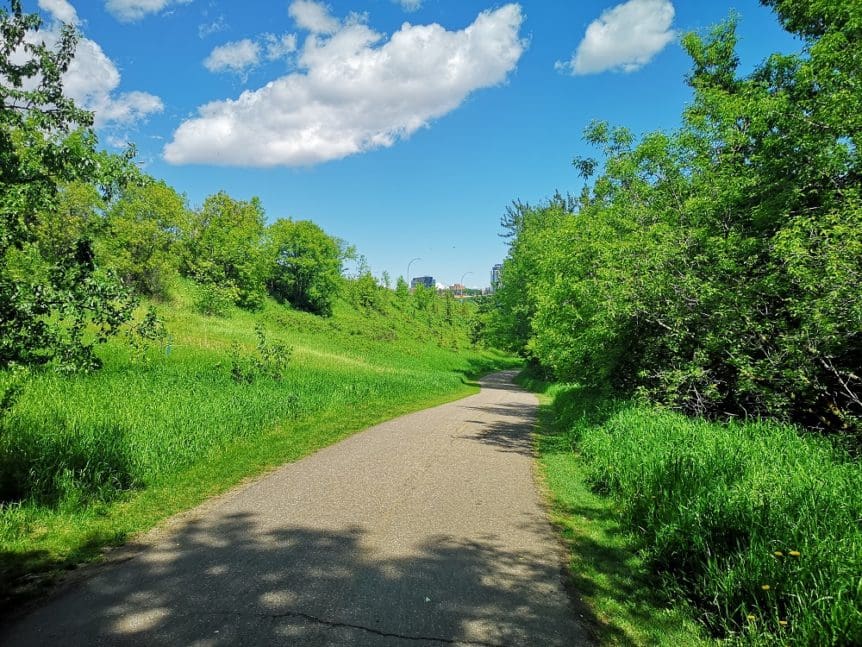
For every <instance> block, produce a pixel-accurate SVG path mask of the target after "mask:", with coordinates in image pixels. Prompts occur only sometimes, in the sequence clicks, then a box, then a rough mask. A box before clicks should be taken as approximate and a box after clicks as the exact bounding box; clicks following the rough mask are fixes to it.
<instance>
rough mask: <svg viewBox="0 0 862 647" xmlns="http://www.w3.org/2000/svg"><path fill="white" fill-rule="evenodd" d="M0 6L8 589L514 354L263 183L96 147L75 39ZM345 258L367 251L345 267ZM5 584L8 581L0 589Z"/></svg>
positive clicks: (1, 540)
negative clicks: (220, 179) (488, 345)
mask: <svg viewBox="0 0 862 647" xmlns="http://www.w3.org/2000/svg"><path fill="white" fill-rule="evenodd" d="M9 7H10V8H9V9H6V8H0V48H2V49H3V51H4V52H7V53H9V52H16V53H17V54H16V56H14V57H10V56H3V57H0V160H2V164H0V591H2V592H3V594H2V595H6V594H7V593H11V592H13V591H19V592H20V591H21V590H22V586H23V584H24V583H26V582H29V581H31V579H32V578H31V576H32V575H33V574H34V573H37V572H40V571H41V572H49V573H50V572H55V571H56V570H57V569H58V568H64V567H69V566H72V565H74V564H76V563H78V562H79V561H82V560H87V559H91V558H93V557H96V556H98V554H99V551H100V549H101V548H102V547H104V546H105V545H106V544H113V543H118V542H122V541H123V540H124V539H125V538H127V537H128V536H129V535H130V534H132V533H135V532H138V531H141V530H143V529H146V528H148V527H151V526H152V525H153V524H155V523H157V522H158V521H159V520H161V519H163V518H165V517H166V516H168V515H170V514H172V513H174V512H177V511H179V510H183V509H187V508H189V507H191V506H193V505H195V504H197V503H198V502H200V501H201V500H203V499H204V498H205V497H207V496H209V495H212V494H214V493H217V492H221V491H223V490H225V489H226V488H228V487H230V486H232V485H234V484H236V483H237V482H239V481H240V480H241V479H243V478H245V477H247V476H250V475H255V474H259V473H260V472H261V471H263V470H265V469H267V468H269V467H272V466H276V465H279V464H281V463H283V462H285V461H289V460H294V459H297V458H299V457H301V456H304V455H306V454H308V453H310V452H312V451H314V450H315V449H318V448H320V447H323V446H325V445H327V444H330V443H332V442H335V441H336V440H338V439H340V438H342V437H344V436H345V435H347V434H349V433H351V432H353V431H356V430H358V429H361V428H362V427H364V426H367V425H369V424H371V423H374V422H377V421H380V420H383V419H385V418H388V417H392V416H395V415H397V414H400V413H402V412H406V411H410V410H415V409H419V408H422V407H425V406H429V405H432V404H435V403H439V402H443V401H445V400H449V399H452V398H455V397H458V396H460V395H464V394H466V393H469V392H470V391H471V390H473V389H475V388H476V387H475V385H472V384H471V383H470V382H469V379H470V376H473V375H478V374H480V373H482V372H485V371H489V370H492V369H494V368H497V367H501V366H511V365H513V364H517V363H518V360H513V359H512V358H511V357H508V356H505V355H501V354H499V353H494V352H490V351H483V350H481V349H480V348H479V347H477V346H476V342H477V341H478V338H477V337H476V335H475V326H474V325H473V322H474V318H475V317H474V314H475V313H474V307H473V305H472V304H470V303H467V302H463V301H462V302H457V301H456V300H455V299H454V298H453V296H452V295H451V294H445V295H438V294H437V292H436V290H427V289H424V288H418V289H416V290H414V291H410V290H408V288H407V284H406V282H405V281H404V279H403V278H399V279H398V280H397V281H396V283H395V285H394V286H392V285H390V283H391V281H390V277H388V276H387V275H386V274H385V273H384V275H383V276H382V277H379V278H378V277H375V276H373V275H372V273H371V269H370V267H369V266H368V264H367V262H366V261H365V259H364V258H363V257H361V256H359V255H358V254H357V252H356V250H355V249H354V248H353V247H352V246H351V245H349V244H347V243H346V242H345V241H342V240H339V239H337V238H335V237H333V236H331V235H329V234H327V233H326V232H324V231H323V230H322V229H321V228H320V227H319V226H317V225H316V224H314V223H312V222H310V221H307V220H298V221H296V220H293V219H290V218H268V217H267V215H266V213H265V211H264V207H263V205H262V204H261V202H260V201H259V200H258V199H257V198H251V199H248V200H239V199H235V198H233V197H231V196H229V195H228V194H226V193H225V192H216V193H213V194H212V195H210V196H209V197H207V198H206V199H205V200H204V201H203V204H201V205H190V204H189V203H188V201H187V200H186V198H185V197H184V196H183V195H181V194H180V193H179V192H177V190H176V189H174V188H173V187H170V186H168V185H167V184H165V183H164V182H160V181H158V180H156V179H154V178H152V177H149V176H147V175H146V174H145V173H143V172H142V171H141V170H140V169H139V168H138V166H137V165H136V164H135V163H134V154H135V151H134V148H133V147H130V148H129V149H128V150H127V151H125V152H124V153H123V154H120V155H117V154H112V153H109V152H106V151H104V150H101V149H100V148H99V146H98V139H97V136H96V133H95V131H94V129H93V115H92V114H91V113H88V112H86V111H83V110H81V109H79V108H78V107H77V106H76V105H75V104H74V102H73V101H71V100H70V99H69V98H68V97H66V96H65V94H64V92H63V85H62V78H63V73H64V72H65V71H66V70H68V68H69V65H70V64H71V62H72V60H73V58H74V53H75V47H76V42H77V39H78V37H79V34H78V32H77V31H76V29H75V28H74V26H71V25H66V26H64V27H63V29H62V31H61V32H60V34H59V36H58V37H57V38H50V39H47V41H48V43H49V44H46V43H45V42H42V40H41V39H40V38H39V37H38V32H39V30H40V28H41V26H42V24H41V19H40V18H39V16H38V15H37V14H26V13H24V12H23V9H22V4H21V2H20V1H18V0H11V2H10V3H9ZM348 265H352V266H353V267H355V271H353V272H351V273H350V274H349V275H348V273H347V271H346V268H347V266H348ZM0 601H2V600H0Z"/></svg>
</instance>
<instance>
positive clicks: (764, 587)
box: [760, 584, 769, 591]
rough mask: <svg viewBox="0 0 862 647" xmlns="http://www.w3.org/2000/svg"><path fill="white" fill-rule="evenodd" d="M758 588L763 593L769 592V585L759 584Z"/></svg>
mask: <svg viewBox="0 0 862 647" xmlns="http://www.w3.org/2000/svg"><path fill="white" fill-rule="evenodd" d="M760 588H762V589H763V590H764V591H768V590H769V584H761V585H760Z"/></svg>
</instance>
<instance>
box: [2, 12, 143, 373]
mask: <svg viewBox="0 0 862 647" xmlns="http://www.w3.org/2000/svg"><path fill="white" fill-rule="evenodd" d="M40 26H41V19H40V18H39V17H38V15H36V14H24V13H23V11H22V9H21V3H20V2H18V1H13V2H12V3H11V11H7V10H6V9H0V51H2V56H0V367H4V366H8V365H10V364H11V363H22V364H46V363H49V362H54V363H55V364H56V365H57V366H58V367H59V368H61V369H64V370H78V369H82V368H93V367H96V366H98V364H99V362H98V359H97V357H96V355H95V354H94V352H93V346H94V345H95V344H97V343H101V342H104V341H105V340H106V339H107V338H108V337H110V336H111V335H114V334H116V332H117V331H118V330H119V328H120V327H121V326H122V325H123V324H124V323H125V322H126V321H128V320H129V318H130V317H131V313H132V309H133V305H134V304H133V301H132V299H131V298H130V296H129V295H128V294H127V292H126V290H124V289H123V288H122V286H121V285H119V284H118V282H117V281H116V280H115V278H114V277H113V276H112V274H111V273H110V272H107V271H104V270H103V269H102V268H99V267H98V266H97V264H96V263H95V259H94V253H93V239H94V237H95V235H96V233H97V231H98V228H99V224H100V218H99V212H100V209H101V207H102V204H103V202H102V201H103V200H110V199H111V197H112V196H113V194H114V193H115V191H116V190H117V188H118V187H120V186H122V185H123V184H125V183H126V182H127V181H128V180H129V179H130V178H132V177H134V176H135V174H136V170H135V169H134V167H133V165H131V164H130V158H131V156H132V155H133V152H132V151H129V153H128V154H127V155H124V156H120V157H117V156H111V155H108V154H106V153H100V152H97V151H96V137H95V134H94V133H93V131H92V129H91V128H90V126H91V125H92V115H91V114H90V113H87V112H85V111H83V110H80V109H79V108H77V107H76V106H75V105H74V103H73V102H72V100H71V99H69V98H67V97H65V96H64V95H63V87H62V82H61V76H62V74H63V73H64V72H65V71H66V70H67V69H68V67H69V64H70V62H71V60H72V57H73V55H74V50H75V44H76V41H77V34H76V32H75V30H74V29H73V28H72V27H69V26H66V27H64V28H63V29H62V31H61V32H60V35H59V37H58V39H57V42H56V45H55V47H54V49H51V48H50V47H48V46H47V45H45V44H44V43H43V42H41V41H40V40H39V39H38V38H34V37H33V35H34V34H35V33H37V32H38V29H39V28H40ZM16 51H17V52H23V54H24V56H23V60H21V61H20V62H18V61H19V57H14V59H13V57H12V56H11V54H12V52H16Z"/></svg>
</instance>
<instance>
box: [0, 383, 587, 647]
mask: <svg viewBox="0 0 862 647" xmlns="http://www.w3.org/2000/svg"><path fill="white" fill-rule="evenodd" d="M513 376H514V373H513V372H511V371H509V372H504V373H497V374H495V375H492V376H489V377H487V378H485V379H484V380H482V391H481V393H479V394H477V395H474V396H472V397H468V398H465V399H463V400H459V401H457V402H453V403H450V404H446V405H443V406H440V407H435V408H433V409H428V410H425V411H420V412H418V413H414V414H411V415H407V416H404V417H401V418H398V419H396V420H392V421H389V422H386V423H384V424H381V425H377V426H375V427H372V428H370V429H368V430H366V431H364V432H362V433H359V434H356V435H354V436H352V437H350V438H348V439H347V440H344V441H342V442H340V443H338V444H337V445H333V446H331V447H328V448H326V449H324V450H321V451H319V452H317V453H316V454H314V455H312V456H309V457H307V458H305V459H303V460H300V461H298V462H296V463H291V464H288V465H285V466H283V467H281V468H279V469H278V470H276V471H275V472H273V473H271V474H269V475H268V476H266V477H264V478H262V479H260V480H258V481H256V482H253V483H251V484H250V485H247V486H244V487H241V488H239V489H237V490H235V491H233V492H231V493H229V494H228V495H226V496H224V497H221V498H219V499H217V500H215V501H213V502H210V503H209V504H205V505H204V506H203V507H202V508H200V509H199V510H197V511H194V512H193V513H192V514H190V515H185V516H184V517H183V518H182V520H181V521H180V522H179V523H175V524H173V526H174V527H173V528H171V529H170V530H169V531H168V532H164V531H162V532H160V533H155V534H153V535H151V536H150V537H149V538H146V537H145V538H144V543H145V544H146V545H145V546H144V547H143V548H141V549H140V550H139V551H137V552H136V553H135V554H134V556H133V557H132V558H130V559H128V560H127V561H124V562H122V563H118V564H112V565H110V566H107V567H105V568H102V569H97V570H96V572H95V573H94V574H93V575H92V576H90V577H87V578H85V579H83V581H81V582H79V583H78V584H76V585H74V586H72V587H67V589H66V590H64V591H61V592H60V593H58V594H57V595H55V596H54V597H53V599H51V600H49V601H48V602H46V603H45V604H43V605H42V606H41V607H40V608H38V609H36V610H35V611H33V612H31V613H30V614H29V615H27V616H25V617H23V618H21V619H19V620H18V621H17V623H16V624H14V625H13V626H11V627H7V628H6V631H5V632H0V633H5V636H0V643H2V644H5V645H7V646H10V647H11V646H12V645H52V644H53V645H64V646H69V645H88V646H89V645H196V646H213V647H215V646H220V645H269V644H282V645H297V646H302V645H314V646H317V645H321V646H322V645H374V646H376V645H381V646H384V647H388V646H396V645H397V646H402V645H404V646H407V645H410V646H420V647H425V646H429V647H430V646H432V645H433V646H437V645H452V644H454V645H495V646H506V647H515V646H518V645H523V646H534V645H535V646H553V645H561V646H562V645H565V646H575V645H583V644H587V638H586V632H585V631H584V630H583V628H582V627H581V626H580V625H579V624H578V623H577V622H576V620H575V618H576V613H575V611H574V609H573V607H572V605H571V603H570V600H569V598H568V596H567V593H566V591H565V587H564V584H563V576H562V564H563V556H562V554H561V549H560V546H559V544H558V542H557V539H556V537H555V536H554V531H553V529H552V528H551V526H550V525H549V523H548V521H547V519H546V516H545V512H544V510H543V507H542V503H541V500H540V497H539V494H538V493H537V491H536V487H535V483H534V479H533V459H532V451H531V450H532V445H531V439H530V432H531V429H532V427H533V424H534V420H535V412H536V404H537V403H536V398H535V397H534V396H533V395H531V394H529V393H526V392H524V391H522V390H521V389H519V388H517V387H515V386H514V385H513V384H512V378H513Z"/></svg>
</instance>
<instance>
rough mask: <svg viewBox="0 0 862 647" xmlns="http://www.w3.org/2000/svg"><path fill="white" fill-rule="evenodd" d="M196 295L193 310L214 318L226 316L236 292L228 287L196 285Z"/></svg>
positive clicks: (234, 299)
mask: <svg viewBox="0 0 862 647" xmlns="http://www.w3.org/2000/svg"><path fill="white" fill-rule="evenodd" d="M196 293H197V294H196V296H195V310H197V311H198V312H199V313H201V314H203V315H210V316H214V317H225V316H227V315H228V314H229V313H230V309H231V308H232V307H233V305H234V303H236V300H237V290H236V288H234V287H233V286H230V285H227V286H222V285H218V284H216V283H198V284H197V285H196Z"/></svg>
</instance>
